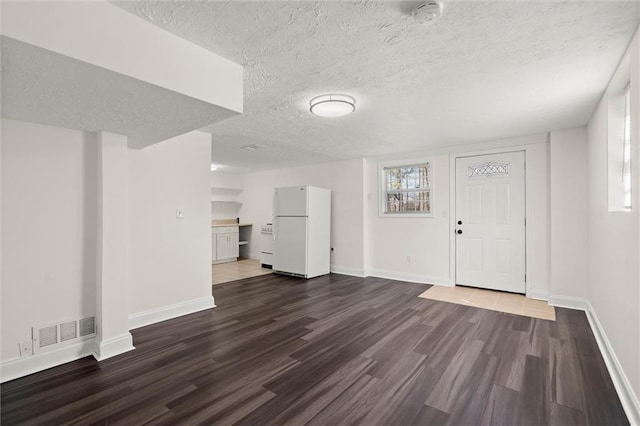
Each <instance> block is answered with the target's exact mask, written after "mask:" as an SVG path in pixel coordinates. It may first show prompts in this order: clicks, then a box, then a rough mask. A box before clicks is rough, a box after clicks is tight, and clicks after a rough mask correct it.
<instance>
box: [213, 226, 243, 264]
mask: <svg viewBox="0 0 640 426" xmlns="http://www.w3.org/2000/svg"><path fill="white" fill-rule="evenodd" d="M239 236H240V234H239V232H238V227H237V226H225V227H219V228H213V233H212V239H211V242H212V245H213V244H214V242H215V246H216V247H215V254H216V255H215V259H214V260H213V262H214V263H221V262H230V261H234V260H236V259H237V258H238V255H239V250H238V242H239Z"/></svg>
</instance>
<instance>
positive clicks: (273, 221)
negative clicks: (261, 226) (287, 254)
mask: <svg viewBox="0 0 640 426" xmlns="http://www.w3.org/2000/svg"><path fill="white" fill-rule="evenodd" d="M271 223H272V224H273V230H272V231H271V238H272V239H273V242H274V243H275V242H276V240H277V237H276V229H277V226H276V223H278V218H277V217H275V216H274V217H273V219H271Z"/></svg>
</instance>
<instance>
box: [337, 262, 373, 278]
mask: <svg viewBox="0 0 640 426" xmlns="http://www.w3.org/2000/svg"><path fill="white" fill-rule="evenodd" d="M331 272H332V273H334V274H342V275H350V276H352V277H360V278H364V277H366V275H365V273H364V271H363V270H362V269H358V268H350V267H348V266H338V265H331Z"/></svg>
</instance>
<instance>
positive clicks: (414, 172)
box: [380, 160, 433, 217]
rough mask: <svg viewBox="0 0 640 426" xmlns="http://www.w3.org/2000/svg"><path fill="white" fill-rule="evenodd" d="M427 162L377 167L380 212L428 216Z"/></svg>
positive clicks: (429, 202) (428, 177) (430, 200)
mask: <svg viewBox="0 0 640 426" xmlns="http://www.w3.org/2000/svg"><path fill="white" fill-rule="evenodd" d="M431 166H432V162H431V161H429V160H425V161H420V162H416V163H415V164H410V163H409V164H407V163H405V164H391V165H382V166H381V167H380V178H381V179H380V200H381V202H380V215H381V216H384V217H389V216H397V217H402V216H420V217H430V216H433V214H432V205H431V204H432V193H431V185H432V178H431Z"/></svg>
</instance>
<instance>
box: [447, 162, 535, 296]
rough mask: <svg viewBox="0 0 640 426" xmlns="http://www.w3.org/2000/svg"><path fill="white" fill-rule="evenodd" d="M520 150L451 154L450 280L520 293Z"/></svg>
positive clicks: (522, 205)
mask: <svg viewBox="0 0 640 426" xmlns="http://www.w3.org/2000/svg"><path fill="white" fill-rule="evenodd" d="M524 164H525V158H524V152H523V151H518V152H508V153H502V154H491V155H479V156H473V157H461V158H457V159H456V217H455V221H456V227H455V230H454V232H456V284H460V285H467V286H472V287H481V288H488V289H494V290H503V291H510V292H514V293H523V294H524V293H525V174H524Z"/></svg>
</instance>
